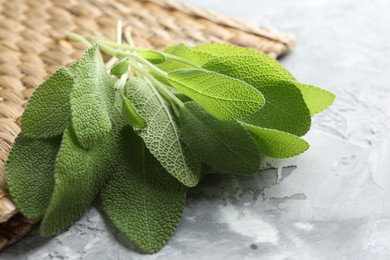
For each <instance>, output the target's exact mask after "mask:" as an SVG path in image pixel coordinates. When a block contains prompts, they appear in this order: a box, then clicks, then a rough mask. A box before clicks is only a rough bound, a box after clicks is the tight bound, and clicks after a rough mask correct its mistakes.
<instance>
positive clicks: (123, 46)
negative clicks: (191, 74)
mask: <svg viewBox="0 0 390 260" xmlns="http://www.w3.org/2000/svg"><path fill="white" fill-rule="evenodd" d="M98 41H99V42H102V43H104V44H105V45H107V46H110V47H113V48H118V49H122V50H129V51H136V52H139V51H150V50H149V49H145V48H139V47H134V46H131V45H128V44H121V43H117V42H111V41H107V40H104V39H100V38H99V39H98ZM153 51H154V50H153ZM155 52H158V53H161V54H162V55H164V56H165V57H167V58H170V59H173V60H176V61H179V62H182V63H185V64H187V65H190V66H191V67H195V68H202V67H201V66H199V65H198V64H196V63H194V62H192V61H189V60H187V59H184V58H182V57H179V56H176V55H174V54H171V53H165V52H164V53H162V52H159V51H155Z"/></svg>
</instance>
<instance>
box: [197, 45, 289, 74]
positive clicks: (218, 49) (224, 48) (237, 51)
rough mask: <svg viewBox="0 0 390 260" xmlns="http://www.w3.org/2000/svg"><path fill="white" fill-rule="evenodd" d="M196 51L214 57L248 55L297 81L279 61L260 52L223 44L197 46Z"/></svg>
mask: <svg viewBox="0 0 390 260" xmlns="http://www.w3.org/2000/svg"><path fill="white" fill-rule="evenodd" d="M192 49H193V50H195V51H200V52H205V53H209V54H210V55H213V56H214V57H221V56H228V55H246V56H252V57H256V58H258V59H260V60H261V61H262V62H263V63H264V64H267V65H268V66H270V67H272V68H273V70H275V71H277V72H278V73H279V74H280V75H281V76H283V77H284V78H285V79H286V80H291V81H296V79H295V78H294V76H293V75H291V73H290V72H289V71H288V70H287V69H285V68H284V67H283V66H282V65H281V64H280V63H279V62H278V61H277V60H274V59H272V58H270V57H268V56H267V55H265V54H263V53H260V52H258V51H257V50H254V49H248V48H244V47H239V46H235V45H228V44H222V43H206V44H202V45H198V46H195V47H194V48H192Z"/></svg>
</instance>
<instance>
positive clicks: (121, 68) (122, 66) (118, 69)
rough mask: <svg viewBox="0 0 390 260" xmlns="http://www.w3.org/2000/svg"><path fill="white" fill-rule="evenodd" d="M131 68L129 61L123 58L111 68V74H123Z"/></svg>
mask: <svg viewBox="0 0 390 260" xmlns="http://www.w3.org/2000/svg"><path fill="white" fill-rule="evenodd" d="M128 70H129V63H128V62H127V61H126V60H122V61H120V62H118V63H117V64H115V66H114V67H112V69H111V74H112V75H115V76H121V75H123V74H125V73H126V72H127V71H128Z"/></svg>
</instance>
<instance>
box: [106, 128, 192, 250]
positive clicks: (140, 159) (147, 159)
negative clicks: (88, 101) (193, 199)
mask: <svg viewBox="0 0 390 260" xmlns="http://www.w3.org/2000/svg"><path fill="white" fill-rule="evenodd" d="M121 136H122V139H121V141H120V143H121V146H120V156H119V157H118V160H117V165H116V171H115V174H114V175H113V178H112V179H111V180H110V181H109V182H108V184H107V185H106V186H105V188H104V189H103V190H102V192H101V194H100V196H101V201H102V204H103V210H104V211H105V212H106V214H107V216H108V217H109V219H110V220H111V221H112V222H113V223H114V225H115V226H116V227H117V228H118V229H119V230H120V231H121V232H123V233H124V234H125V235H126V236H127V237H128V238H129V239H130V240H131V241H132V242H133V243H134V244H135V245H136V246H138V247H139V248H140V249H141V250H143V251H144V252H146V253H154V252H157V251H159V250H160V249H161V248H162V247H163V246H164V245H165V244H166V243H167V241H168V239H169V238H170V237H171V236H172V234H173V233H174V232H175V230H176V228H177V226H178V224H179V222H180V218H181V215H182V213H183V209H184V205H185V199H186V187H185V186H184V185H182V184H181V183H180V182H179V181H177V180H176V179H175V178H174V177H172V176H171V175H170V174H168V173H167V172H166V170H165V169H164V168H163V167H162V166H161V164H160V163H159V162H158V161H157V160H156V159H155V157H154V156H153V155H152V154H151V153H150V152H149V151H148V149H147V148H146V147H145V144H144V143H143V141H142V139H141V138H140V137H138V136H137V135H135V134H134V132H133V130H132V129H130V128H124V129H123V131H122V135H121Z"/></svg>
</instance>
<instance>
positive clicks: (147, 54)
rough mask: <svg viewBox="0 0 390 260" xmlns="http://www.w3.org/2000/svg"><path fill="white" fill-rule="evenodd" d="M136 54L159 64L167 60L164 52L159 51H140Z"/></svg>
mask: <svg viewBox="0 0 390 260" xmlns="http://www.w3.org/2000/svg"><path fill="white" fill-rule="evenodd" d="M138 55H139V56H141V57H142V58H144V59H146V60H148V61H149V62H151V63H153V64H160V63H163V62H165V61H166V60H167V59H166V57H165V56H164V54H163V53H161V52H159V51H140V52H138Z"/></svg>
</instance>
